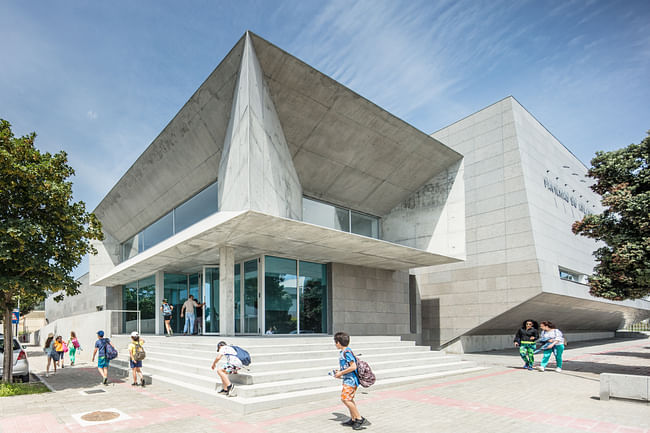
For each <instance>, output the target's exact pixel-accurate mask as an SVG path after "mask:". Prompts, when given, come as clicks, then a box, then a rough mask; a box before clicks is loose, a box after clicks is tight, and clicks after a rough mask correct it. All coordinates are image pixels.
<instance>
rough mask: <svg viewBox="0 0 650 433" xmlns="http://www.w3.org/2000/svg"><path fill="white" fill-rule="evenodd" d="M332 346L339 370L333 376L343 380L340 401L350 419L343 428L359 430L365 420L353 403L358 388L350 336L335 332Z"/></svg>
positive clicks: (355, 363)
mask: <svg viewBox="0 0 650 433" xmlns="http://www.w3.org/2000/svg"><path fill="white" fill-rule="evenodd" d="M334 344H336V348H337V349H339V350H340V352H339V370H338V371H337V372H336V373H335V374H334V377H336V378H337V379H343V388H342V389H341V401H342V402H343V404H344V405H345V406H346V407H347V408H348V410H349V411H350V419H349V420H348V421H346V422H344V423H342V424H343V425H345V426H352V428H353V429H354V430H361V429H362V427H361V426H362V425H363V424H364V423H366V421H367V420H366V419H365V418H364V417H362V416H361V414H360V413H359V409H357V404H356V403H355V402H354V394H355V393H356V391H357V387H358V386H359V378H358V377H357V373H356V371H357V362H356V361H357V360H356V358H355V356H354V353H352V350H350V348H348V345H349V344H350V336H349V335H348V334H347V333H345V332H337V333H336V334H335V335H334Z"/></svg>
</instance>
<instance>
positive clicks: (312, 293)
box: [298, 261, 327, 334]
mask: <svg viewBox="0 0 650 433" xmlns="http://www.w3.org/2000/svg"><path fill="white" fill-rule="evenodd" d="M298 272H299V273H300V278H299V282H300V300H299V301H300V302H299V305H300V333H301V334H302V333H304V334H307V333H316V334H325V333H327V266H326V265H323V264H320V263H312V262H303V261H301V262H300V266H299V271H298Z"/></svg>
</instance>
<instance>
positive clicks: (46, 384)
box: [31, 372, 56, 392]
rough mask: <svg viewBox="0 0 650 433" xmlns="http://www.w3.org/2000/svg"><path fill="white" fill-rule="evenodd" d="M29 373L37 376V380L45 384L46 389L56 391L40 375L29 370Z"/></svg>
mask: <svg viewBox="0 0 650 433" xmlns="http://www.w3.org/2000/svg"><path fill="white" fill-rule="evenodd" d="M31 374H32V375H34V377H35V378H37V379H38V380H39V382H41V383H42V384H43V385H45V386H46V387H47V389H49V390H50V392H56V391H55V390H54V388H52V386H51V385H50V384H49V383H48V382H47V381H46V380H45V379H44V378H43V377H41V376H40V375H38V374H36V373H33V372H31Z"/></svg>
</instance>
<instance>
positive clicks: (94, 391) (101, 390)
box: [83, 389, 106, 394]
mask: <svg viewBox="0 0 650 433" xmlns="http://www.w3.org/2000/svg"><path fill="white" fill-rule="evenodd" d="M102 392H106V391H104V390H103V389H89V390H88V391H83V393H84V394H99V393H102Z"/></svg>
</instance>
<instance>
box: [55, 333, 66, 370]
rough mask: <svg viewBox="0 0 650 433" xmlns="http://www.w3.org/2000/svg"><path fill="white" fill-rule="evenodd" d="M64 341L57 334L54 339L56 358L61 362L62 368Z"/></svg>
mask: <svg viewBox="0 0 650 433" xmlns="http://www.w3.org/2000/svg"><path fill="white" fill-rule="evenodd" d="M64 345H65V343H64V342H63V337H61V336H60V335H57V336H56V338H55V339H54V350H56V355H57V359H58V360H59V362H60V363H61V365H60V366H61V368H63V357H64V356H65V350H64V349H65V347H64Z"/></svg>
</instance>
